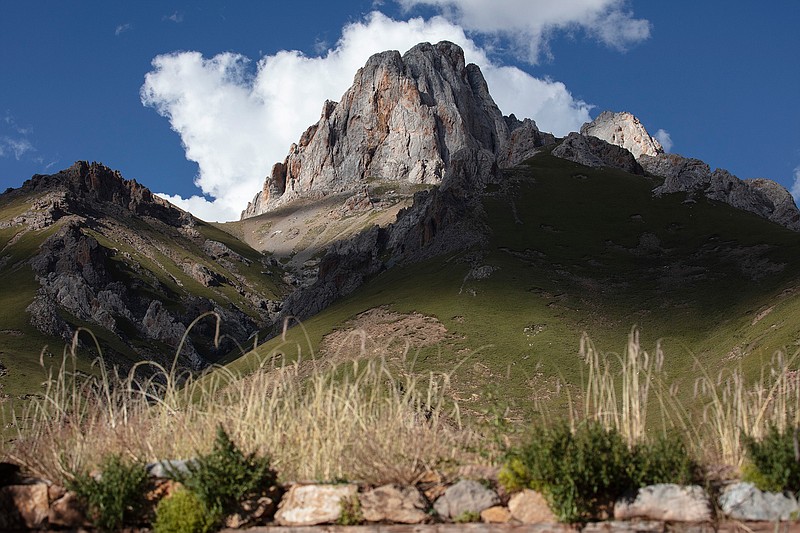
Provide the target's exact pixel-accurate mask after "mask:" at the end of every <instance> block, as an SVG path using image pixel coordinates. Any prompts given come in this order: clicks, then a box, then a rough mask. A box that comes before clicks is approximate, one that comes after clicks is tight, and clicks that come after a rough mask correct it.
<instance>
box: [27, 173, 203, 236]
mask: <svg viewBox="0 0 800 533" xmlns="http://www.w3.org/2000/svg"><path fill="white" fill-rule="evenodd" d="M53 191H61V197H60V198H59V199H51V200H50V204H51V206H52V209H51V210H50V213H51V218H52V219H54V220H57V219H58V218H60V216H61V215H63V214H66V213H75V212H76V211H85V210H86V209H91V207H92V206H93V205H96V204H98V203H102V204H103V207H104V208H106V209H109V208H116V209H119V210H127V211H129V212H130V213H133V214H135V215H137V216H147V217H151V218H155V219H158V220H159V221H161V222H163V223H166V224H170V225H172V226H182V225H184V224H191V223H192V217H191V215H189V214H188V213H186V212H185V211H183V210H181V209H178V208H177V207H175V206H174V205H172V204H170V203H169V202H167V201H166V200H163V199H162V198H159V197H158V196H156V195H154V194H153V193H152V192H151V191H150V189H148V188H147V187H145V186H143V185H141V184H139V183H137V182H136V180H126V179H124V178H123V177H122V174H120V173H119V171H117V170H112V169H110V168H108V167H107V166H105V165H103V164H101V163H96V162H93V163H89V162H87V161H77V162H76V163H75V164H74V165H72V166H71V167H69V168H67V169H64V170H62V171H60V172H57V173H56V174H50V175H43V174H36V175H35V176H33V177H31V179H29V180H27V181H26V182H25V183H23V184H22V187H21V188H20V189H18V190H17V191H14V192H15V194H20V195H22V194H29V193H37V195H42V196H43V197H48V196H50V195H52V192H53Z"/></svg>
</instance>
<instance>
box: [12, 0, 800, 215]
mask: <svg viewBox="0 0 800 533" xmlns="http://www.w3.org/2000/svg"><path fill="white" fill-rule="evenodd" d="M2 7H3V15H2V17H0V66H1V67H2V72H3V77H2V83H0V190H2V189H5V188H6V187H17V186H19V185H20V184H21V183H22V182H23V181H24V180H25V179H27V178H29V177H30V176H31V175H32V174H35V173H53V172H56V171H58V170H60V169H62V168H65V167H67V166H69V165H70V164H72V162H74V161H75V160H78V159H87V160H94V161H102V162H103V163H105V164H107V165H109V166H110V167H112V168H115V169H118V170H120V171H121V172H122V173H123V175H124V176H125V177H127V178H135V179H137V180H138V181H139V182H141V183H143V184H145V185H147V186H148V187H150V188H151V189H153V190H154V191H155V192H159V193H164V194H166V195H170V198H171V199H173V200H174V201H176V202H177V203H178V204H179V205H181V206H182V207H184V208H189V209H190V210H192V211H193V212H195V213H196V214H197V215H198V216H201V217H202V218H206V219H230V218H235V217H236V216H237V214H238V211H240V210H241V209H243V208H244V203H245V202H246V201H247V200H248V199H250V198H251V197H252V196H253V195H254V194H255V193H256V192H257V190H258V189H259V188H260V186H261V183H262V181H263V178H264V176H265V175H266V174H267V173H268V172H269V169H270V167H271V165H272V164H273V163H274V162H276V161H279V160H282V159H283V157H285V155H286V153H287V152H288V148H289V144H290V143H291V142H293V141H295V140H297V138H298V137H299V135H300V133H301V132H302V131H303V130H304V129H305V127H307V126H308V125H310V124H311V123H313V122H315V121H316V120H317V118H318V116H319V112H320V110H321V108H322V103H323V100H324V99H325V98H329V99H333V100H338V99H339V97H340V96H341V94H342V93H343V92H344V90H345V89H346V88H347V87H348V86H349V85H350V82H351V81H352V78H353V75H354V73H355V70H356V69H357V68H358V67H359V66H360V65H361V64H363V62H364V61H365V60H366V58H367V57H368V56H369V55H370V54H371V53H374V52H378V51H381V50H384V49H389V48H399V49H401V50H402V51H404V50H405V49H407V48H409V47H410V46H411V45H413V44H414V43H416V42H419V41H423V40H429V41H436V40H439V39H442V38H447V39H450V40H454V41H456V42H458V44H461V45H462V46H463V47H464V48H465V50H466V54H467V59H468V60H470V61H473V62H476V63H478V64H479V65H480V66H481V68H482V69H483V70H484V74H485V75H486V77H487V80H488V81H489V88H490V91H491V92H492V94H493V96H494V97H495V100H496V101H497V102H498V105H499V106H500V108H501V109H502V110H503V112H504V113H506V114H508V113H511V112H513V113H516V114H517V115H518V116H523V115H524V116H530V117H531V118H533V119H535V120H536V121H537V123H539V125H540V127H541V128H542V129H544V130H548V131H553V132H554V133H556V134H559V135H563V134H565V133H566V132H567V131H569V130H571V129H577V127H579V126H580V124H581V122H582V121H583V120H585V119H589V118H591V117H594V116H596V115H597V114H598V113H599V112H600V111H603V110H605V109H611V110H615V111H630V112H632V113H634V114H635V115H637V116H638V117H639V118H640V119H641V120H642V122H643V123H644V125H645V126H646V127H647V128H648V130H649V131H650V133H651V134H655V133H656V132H658V131H659V130H662V131H661V137H662V138H664V137H665V136H666V135H668V136H669V139H670V140H671V142H672V148H671V150H672V151H673V152H677V153H680V154H683V155H686V156H691V157H697V158H700V159H703V160H705V161H707V162H708V163H709V164H710V165H711V166H712V168H714V167H722V168H727V169H728V170H730V171H731V172H733V173H734V174H736V175H738V176H739V177H741V178H747V177H768V178H771V179H774V180H776V181H778V182H779V183H781V184H783V185H784V186H786V187H787V188H790V189H791V188H792V187H793V185H794V182H795V179H800V128H799V127H798V125H800V106H798V96H800V90H799V88H800V61H798V56H797V54H798V51H800V2H797V0H782V1H762V2H736V3H732V2H728V1H722V0H705V1H703V2H696V1H688V0H676V1H672V2H652V1H651V2H645V1H643V0H640V1H625V0H573V1H571V2H552V1H549V0H495V1H493V2H488V1H486V0H383V1H373V0H369V1H357V0H348V1H338V2H318V1H309V0H300V1H295V2H277V1H260V2H255V1H253V2H224V1H218V2H210V1H199V2H188V1H175V2H172V1H169V0H164V1H159V2H155V1H146V2H145V1H143V2H123V1H117V0H104V1H89V0H87V1H83V2H77V1H75V2H71V1H70V2H67V1H63V0H58V1H55V0H52V1H36V0H29V1H19V2H16V1H15V2H12V1H8V2H4V3H3V6H2ZM795 192H798V193H800V186H798V187H796V188H795ZM190 197H194V198H192V199H190Z"/></svg>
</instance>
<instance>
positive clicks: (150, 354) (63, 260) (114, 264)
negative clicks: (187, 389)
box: [0, 189, 287, 414]
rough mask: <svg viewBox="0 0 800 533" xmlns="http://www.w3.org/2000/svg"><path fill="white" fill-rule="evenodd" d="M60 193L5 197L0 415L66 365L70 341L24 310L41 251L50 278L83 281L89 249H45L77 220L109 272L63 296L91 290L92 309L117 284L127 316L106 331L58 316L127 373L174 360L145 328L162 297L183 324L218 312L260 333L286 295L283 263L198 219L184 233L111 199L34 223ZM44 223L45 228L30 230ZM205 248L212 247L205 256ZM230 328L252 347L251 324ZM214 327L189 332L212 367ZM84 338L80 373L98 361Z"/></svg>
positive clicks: (0, 220)
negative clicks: (82, 260) (82, 258)
mask: <svg viewBox="0 0 800 533" xmlns="http://www.w3.org/2000/svg"><path fill="white" fill-rule="evenodd" d="M53 191H55V192H53ZM58 194H66V195H69V194H72V193H65V192H63V191H61V192H59V190H57V189H46V190H44V191H39V190H36V191H30V190H26V189H18V190H15V191H10V192H9V193H7V194H4V195H2V197H0V279H2V283H0V364H2V368H0V411H2V412H4V413H5V411H6V408H7V407H8V405H10V404H11V403H17V404H19V403H25V400H26V399H27V398H28V397H29V395H32V394H39V393H40V392H41V391H42V382H43V381H45V379H46V378H47V374H48V370H49V368H50V366H52V365H53V364H55V365H56V367H57V366H58V365H60V364H61V360H62V355H63V353H64V348H65V344H66V342H67V341H66V339H63V338H61V337H57V336H56V337H54V336H49V335H46V334H43V333H41V332H40V331H39V330H37V329H36V328H35V327H34V326H33V325H31V315H30V313H28V312H27V311H26V310H27V308H28V306H29V305H30V304H31V302H32V301H33V300H34V298H35V297H36V295H37V292H38V291H40V289H41V287H42V284H41V283H40V280H39V279H37V277H36V276H37V273H36V272H35V271H34V268H33V267H32V266H31V259H32V258H34V257H35V256H37V255H38V254H40V253H41V251H42V250H43V249H45V248H46V249H48V250H49V251H48V253H49V254H51V255H52V256H53V257H54V258H58V259H59V260H58V265H61V266H57V267H56V266H54V265H55V264H56V261H55V259H52V260H51V261H50V262H49V263H48V264H49V265H50V266H49V267H48V268H49V269H50V270H49V271H48V272H47V273H46V274H47V275H48V276H50V275H52V276H57V275H60V274H61V271H59V269H71V270H70V273H69V275H74V276H78V277H80V275H81V270H80V267H77V268H75V267H74V265H76V264H78V261H79V259H78V257H77V255H78V254H79V253H82V252H81V251H80V250H83V251H84V252H83V253H86V248H85V247H84V248H80V246H77V245H74V244H73V245H66V244H64V245H62V244H57V245H53V244H50V245H47V246H45V248H43V245H45V243H46V242H47V241H48V239H49V238H51V237H53V236H55V235H56V234H58V233H59V231H61V230H62V229H64V228H65V227H66V226H68V225H69V224H73V225H74V224H76V223H77V225H78V228H79V230H78V231H79V233H80V235H83V236H87V237H90V238H93V239H94V240H96V241H97V244H98V245H99V249H100V250H101V251H100V252H92V253H95V254H96V255H95V256H92V259H91V260H90V263H92V264H93V266H94V267H95V268H98V269H100V271H102V272H103V274H102V276H103V278H102V281H101V282H99V283H98V282H93V283H95V284H94V285H92V286H91V287H89V286H87V285H83V286H80V287H79V288H78V289H61V290H72V291H73V292H76V294H72V295H71V296H72V297H74V298H75V299H80V298H81V297H82V296H81V294H78V293H81V292H82V291H91V294H90V295H89V301H90V305H91V306H93V305H95V304H97V303H98V302H97V298H99V296H98V295H99V293H100V292H101V291H104V290H106V291H107V289H108V288H112V289H113V285H114V284H117V286H121V287H124V288H126V290H127V291H128V292H126V293H125V294H127V296H125V297H123V298H122V299H123V300H125V301H123V302H122V305H123V306H125V307H126V312H128V313H129V315H127V316H125V315H123V314H122V312H116V311H114V314H113V321H114V327H113V328H106V327H103V326H102V325H101V323H99V322H97V321H93V320H91V319H87V318H86V317H83V319H81V318H79V315H77V314H76V313H74V312H72V311H70V309H68V308H65V307H64V306H59V307H58V310H57V313H58V315H59V317H60V318H61V319H62V320H64V321H65V322H66V323H67V324H69V326H70V328H71V329H72V330H75V329H76V328H80V327H83V328H86V329H88V330H90V331H91V333H92V334H93V335H94V336H95V337H96V339H97V341H98V342H99V344H100V347H101V350H102V355H103V358H104V359H105V360H106V361H109V362H113V363H114V364H118V365H120V366H121V367H122V368H123V369H127V368H130V367H131V366H132V365H134V364H136V363H137V362H139V361H142V360H156V361H158V362H160V363H162V364H168V363H169V362H171V361H172V359H173V357H174V355H175V351H176V346H175V343H172V344H170V342H167V340H166V339H165V338H155V337H151V338H148V335H146V334H144V333H143V330H142V326H141V322H142V319H143V316H144V313H145V311H146V310H147V307H148V305H149V304H150V301H152V300H158V301H160V302H161V303H162V304H163V308H164V309H166V310H167V311H168V312H169V313H170V316H171V317H173V318H174V320H176V321H181V322H182V323H183V324H188V323H189V322H191V320H193V319H195V318H197V317H198V315H200V314H202V313H203V312H204V311H207V310H209V309H212V308H213V306H218V308H221V309H223V310H224V311H225V312H229V313H230V316H231V317H243V318H247V319H249V320H251V321H252V324H254V325H255V326H251V327H255V328H257V327H261V326H263V325H264V324H265V323H266V321H267V319H266V315H267V311H266V309H265V308H264V302H266V301H268V300H280V299H282V298H283V296H284V294H285V292H286V290H287V287H286V284H285V283H284V282H283V281H282V277H283V274H284V272H283V269H282V268H281V267H279V266H277V265H274V264H269V263H267V262H265V261H264V259H265V257H264V255H263V254H262V253H260V252H258V251H256V250H254V249H253V248H251V247H250V246H248V245H246V244H244V243H243V242H241V241H239V240H238V239H236V238H235V237H233V236H231V235H230V234H229V233H226V232H225V231H222V230H220V229H219V228H217V227H216V226H213V225H211V224H207V223H205V222H202V221H197V220H193V221H192V223H191V224H190V225H188V226H182V227H181V226H175V225H170V224H169V223H165V222H163V221H161V220H158V219H155V218H152V217H141V216H137V215H135V214H134V213H132V212H130V211H129V210H127V209H124V208H121V206H120V205H115V204H113V203H111V202H108V203H105V202H94V203H92V204H89V203H86V202H82V201H81V200H70V201H72V202H73V203H71V204H68V203H67V202H66V201H65V200H63V199H62V200H58V201H59V202H61V203H62V204H63V205H69V207H68V208H65V207H60V208H59V209H69V210H70V211H68V212H66V213H59V214H58V215H56V216H55V217H54V218H56V220H55V221H53V220H52V219H51V220H49V221H46V222H45V223H40V222H37V223H36V224H32V223H31V222H30V221H31V220H34V219H36V220H47V219H46V217H45V216H42V213H44V212H45V211H47V209H52V207H51V205H50V204H48V202H47V200H42V198H51V197H55V196H58ZM47 195H49V196H47ZM65 198H71V197H69V196H65ZM84 204H86V205H84ZM71 211H75V212H74V213H73V212H71ZM37 217H38V218H37ZM59 217H60V218H59ZM188 220H189V219H188V218H187V221H188ZM42 226H44V227H43V229H34V228H41V227H42ZM59 242H60V241H59ZM209 245H212V248H213V250H216V251H215V252H213V253H212V252H208V251H207V250H206V248H207V247H208V246H209ZM69 246H74V247H75V249H72V248H69ZM98 257H99V258H102V259H97V258H98ZM96 263H102V264H96ZM187 266H188V267H192V268H195V269H196V270H199V272H200V273H201V275H203V276H207V278H211V277H213V281H212V282H211V283H203V278H202V277H201V276H197V275H192V270H191V269H190V268H187ZM39 275H40V276H42V273H41V272H40V273H39ZM90 283H92V282H90ZM87 287H88V288H87ZM93 299H94V300H93ZM232 322H235V321H234V320H228V322H227V323H224V324H222V329H221V333H222V334H230V335H232V336H233V335H238V337H239V338H237V339H236V340H237V341H238V342H246V340H247V331H246V328H244V327H242V326H241V324H233V323H232ZM214 326H215V324H214V323H213V320H212V319H210V318H208V319H205V320H204V321H203V322H201V323H200V324H198V326H197V327H195V328H194V329H192V330H191V332H190V335H189V337H190V339H191V341H192V342H193V344H194V346H195V348H196V349H197V351H198V352H199V353H200V354H201V355H202V356H203V357H206V358H207V360H212V361H213V358H214V357H217V356H218V355H219V350H216V351H215V347H214V346H213V342H214V332H215V328H214ZM236 332H238V333H236ZM81 341H82V347H81V349H80V350H79V351H78V354H79V356H80V357H79V358H78V360H77V368H78V370H79V371H81V372H87V373H91V372H94V371H95V369H94V368H93V367H92V364H91V362H92V361H93V360H94V359H95V357H97V356H98V352H97V350H96V349H95V345H94V340H93V339H92V338H91V337H90V336H89V335H88V334H85V335H84V336H82V337H81ZM229 344H232V345H233V346H235V343H229ZM223 346H225V345H223ZM230 348H231V346H228V347H226V348H225V349H226V350H227V349H230ZM40 356H42V357H40ZM42 363H44V366H43V365H42ZM19 400H22V402H20V401H19ZM6 414H7V413H6Z"/></svg>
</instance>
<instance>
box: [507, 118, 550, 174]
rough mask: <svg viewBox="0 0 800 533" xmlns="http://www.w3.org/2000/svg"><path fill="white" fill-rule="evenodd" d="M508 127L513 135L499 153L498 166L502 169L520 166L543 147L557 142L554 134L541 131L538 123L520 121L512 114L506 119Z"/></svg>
mask: <svg viewBox="0 0 800 533" xmlns="http://www.w3.org/2000/svg"><path fill="white" fill-rule="evenodd" d="M506 125H507V126H508V129H509V130H510V132H511V133H510V135H509V137H508V140H507V141H506V142H505V144H503V146H501V147H500V150H498V153H497V164H498V165H499V166H500V168H511V167H513V166H516V165H519V164H520V163H522V162H523V161H525V160H526V159H529V158H531V157H533V156H534V155H536V153H537V152H539V150H540V149H541V147H542V146H548V145H551V144H555V142H556V138H555V136H554V135H553V134H552V133H544V132H542V131H539V128H538V127H537V126H536V122H534V121H533V120H531V119H529V118H526V119H525V120H522V121H520V120H518V119H517V117H515V116H514V115H513V114H512V115H510V116H508V117H506Z"/></svg>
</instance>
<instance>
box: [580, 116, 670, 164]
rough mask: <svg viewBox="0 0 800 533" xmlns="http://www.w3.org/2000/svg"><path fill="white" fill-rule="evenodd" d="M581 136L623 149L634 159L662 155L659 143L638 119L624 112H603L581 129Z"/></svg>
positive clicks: (662, 150)
mask: <svg viewBox="0 0 800 533" xmlns="http://www.w3.org/2000/svg"><path fill="white" fill-rule="evenodd" d="M581 134H583V135H585V136H591V137H597V138H598V139H602V140H604V141H606V142H608V143H610V144H615V145H617V146H620V147H622V148H625V149H626V150H628V151H629V152H630V153H631V154H633V157H635V158H636V159H639V158H640V157H641V156H642V155H649V156H656V155H658V154H662V153H664V148H663V147H662V146H661V143H659V142H658V141H657V140H656V139H654V138H653V137H651V136H650V134H649V133H647V130H646V129H645V128H644V126H642V123H641V122H639V119H638V118H636V117H635V116H633V115H632V114H630V113H628V112H626V111H623V112H619V113H614V112H612V111H603V112H602V113H600V115H598V116H597V118H596V119H594V120H593V121H591V122H587V123H586V124H584V125H583V126H582V127H581Z"/></svg>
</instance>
